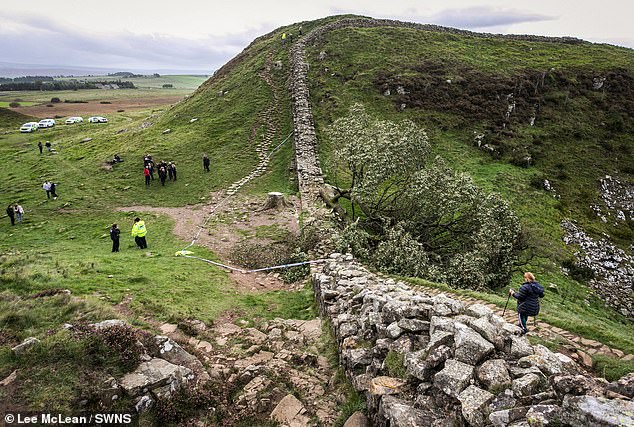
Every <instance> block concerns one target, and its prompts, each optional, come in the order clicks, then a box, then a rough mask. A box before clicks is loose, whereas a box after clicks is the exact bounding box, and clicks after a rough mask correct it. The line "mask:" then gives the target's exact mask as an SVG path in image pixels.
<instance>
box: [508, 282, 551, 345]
mask: <svg viewBox="0 0 634 427" xmlns="http://www.w3.org/2000/svg"><path fill="white" fill-rule="evenodd" d="M509 295H511V296H512V297H513V298H515V299H516V300H517V315H518V321H519V327H520V331H519V333H518V335H525V334H526V333H527V332H528V328H527V327H526V322H527V321H528V316H537V315H538V314H539V299H540V298H543V297H544V287H543V286H542V285H540V284H539V283H538V282H537V281H536V280H535V275H533V273H531V272H528V271H527V272H526V273H524V284H523V285H522V286H521V287H520V288H519V290H518V291H517V292H515V291H514V290H513V289H509Z"/></svg>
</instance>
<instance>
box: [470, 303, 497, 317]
mask: <svg viewBox="0 0 634 427" xmlns="http://www.w3.org/2000/svg"><path fill="white" fill-rule="evenodd" d="M465 314H466V315H467V316H473V317H488V316H490V315H491V314H493V310H491V309H490V308H489V307H487V306H486V305H484V304H472V305H469V306H467V308H465Z"/></svg>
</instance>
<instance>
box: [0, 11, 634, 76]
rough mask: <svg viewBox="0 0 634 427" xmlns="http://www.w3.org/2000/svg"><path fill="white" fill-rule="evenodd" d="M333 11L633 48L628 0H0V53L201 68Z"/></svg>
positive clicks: (42, 59) (11, 58) (120, 65)
mask: <svg viewBox="0 0 634 427" xmlns="http://www.w3.org/2000/svg"><path fill="white" fill-rule="evenodd" d="M342 13H354V14H359V15H365V16H371V17H375V18H391V19H399V20H405V21H411V22H419V23H433V24H439V25H445V26H451V27H457V28H463V29H469V30H474V31H483V32H493V33H515V34H539V35H551V36H574V37H579V38H583V39H585V40H589V41H593V42H600V43H611V44H617V45H621V46H626V47H630V48H634V22H632V21H633V20H634V2H633V1H632V0H603V1H599V2H597V1H592V2H591V1H587V0H579V1H574V0H532V1H513V0H425V1H422V0H418V1H414V0H390V1H385V0H383V1H378V0H339V1H333V0H314V1H306V2H304V1H301V0H295V1H289V0H275V1H267V0H261V1H246V0H226V1H222V2H220V1H215V0H208V1H204V0H179V1H166V0H153V1H148V0H125V1H123V0H108V1H105V2H86V1H84V0H82V1H79V0H57V1H55V2H51V1H50V0H46V1H44V0H28V1H15V0H2V5H1V6H0V61H2V62H11V63H23V64H44V65H62V66H87V67H108V68H117V69H121V70H127V69H156V70H159V69H172V70H175V69H183V70H200V71H206V72H209V73H210V72H211V71H213V70H214V69H217V68H219V67H220V66H222V64H224V63H225V62H226V61H227V60H229V59H230V58H231V57H233V56H234V55H236V54H237V53H238V52H240V51H241V50H242V49H244V47H246V46H247V45H248V44H249V43H250V42H251V41H252V40H253V39H254V38H255V37H257V36H259V35H262V34H265V33H267V32H269V31H271V30H273V29H275V28H277V27H279V26H282V25H287V24H292V23H295V22H300V21H304V20H312V19H317V18H322V17H325V16H329V15H334V14H342Z"/></svg>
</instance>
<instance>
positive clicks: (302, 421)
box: [270, 394, 310, 427]
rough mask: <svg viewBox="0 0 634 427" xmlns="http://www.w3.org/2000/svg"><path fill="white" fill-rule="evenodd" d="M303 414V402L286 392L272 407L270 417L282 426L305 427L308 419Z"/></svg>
mask: <svg viewBox="0 0 634 427" xmlns="http://www.w3.org/2000/svg"><path fill="white" fill-rule="evenodd" d="M305 414H306V408H305V407H304V404H303V403H302V402H300V401H299V400H298V399H297V398H296V397H295V396H293V395H292V394H288V395H286V396H285V397H284V398H283V399H282V400H281V401H280V403H278V404H277V406H276V407H275V409H273V412H271V416H270V418H271V419H272V420H274V421H277V422H278V423H280V424H282V425H283V426H289V427H306V426H308V422H309V421H310V419H309V417H308V416H306V415H305Z"/></svg>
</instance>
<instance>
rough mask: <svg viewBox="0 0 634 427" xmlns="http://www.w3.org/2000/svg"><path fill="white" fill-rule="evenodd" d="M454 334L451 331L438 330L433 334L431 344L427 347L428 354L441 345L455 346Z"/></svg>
mask: <svg viewBox="0 0 634 427" xmlns="http://www.w3.org/2000/svg"><path fill="white" fill-rule="evenodd" d="M453 343H454V335H453V333H451V332H445V331H437V332H434V333H433V334H432V335H431V338H430V339H429V344H427V347H426V348H425V351H426V352H427V353H428V354H431V353H433V352H434V351H435V350H436V349H437V348H438V347H440V346H449V347H450V346H453Z"/></svg>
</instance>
